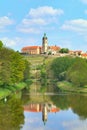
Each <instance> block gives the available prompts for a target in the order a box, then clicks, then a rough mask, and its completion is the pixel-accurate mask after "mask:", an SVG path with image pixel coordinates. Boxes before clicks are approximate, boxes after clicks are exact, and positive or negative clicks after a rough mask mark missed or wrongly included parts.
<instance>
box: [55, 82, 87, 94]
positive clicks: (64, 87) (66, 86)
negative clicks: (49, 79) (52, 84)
mask: <svg viewBox="0 0 87 130" xmlns="http://www.w3.org/2000/svg"><path fill="white" fill-rule="evenodd" d="M57 87H58V88H59V89H60V90H61V91H64V92H74V93H87V85H86V86H84V87H76V86H75V85H73V84H72V83H70V82H67V81H59V82H57Z"/></svg>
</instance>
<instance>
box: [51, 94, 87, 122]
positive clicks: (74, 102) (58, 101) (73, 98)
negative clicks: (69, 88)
mask: <svg viewBox="0 0 87 130" xmlns="http://www.w3.org/2000/svg"><path fill="white" fill-rule="evenodd" d="M51 100H52V101H53V103H54V104H55V105H56V106H57V107H59V108H60V109H62V110H64V109H68V108H69V107H71V109H72V110H73V112H74V113H76V114H77V115H78V116H79V117H80V119H81V120H83V119H86V118H87V96H82V95H57V96H52V98H51Z"/></svg>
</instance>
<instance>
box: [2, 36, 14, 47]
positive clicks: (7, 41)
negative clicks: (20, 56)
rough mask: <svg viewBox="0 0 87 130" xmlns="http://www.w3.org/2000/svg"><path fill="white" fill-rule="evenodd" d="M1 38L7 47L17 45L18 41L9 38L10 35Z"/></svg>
mask: <svg viewBox="0 0 87 130" xmlns="http://www.w3.org/2000/svg"><path fill="white" fill-rule="evenodd" d="M0 39H1V41H2V42H3V43H4V45H5V46H7V47H14V46H15V45H16V41H15V40H13V39H9V38H8V37H3V38H0Z"/></svg>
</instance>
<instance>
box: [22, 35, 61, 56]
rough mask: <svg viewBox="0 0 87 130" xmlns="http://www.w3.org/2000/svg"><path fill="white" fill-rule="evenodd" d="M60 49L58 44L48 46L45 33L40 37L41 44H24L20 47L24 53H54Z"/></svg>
mask: <svg viewBox="0 0 87 130" xmlns="http://www.w3.org/2000/svg"><path fill="white" fill-rule="evenodd" d="M59 50H60V47H58V46H56V45H55V46H48V38H47V36H46V33H44V36H43V38H42V46H26V47H23V48H22V49H21V52H22V53H24V54H49V53H50V54H56V53H57V52H58V51H59Z"/></svg>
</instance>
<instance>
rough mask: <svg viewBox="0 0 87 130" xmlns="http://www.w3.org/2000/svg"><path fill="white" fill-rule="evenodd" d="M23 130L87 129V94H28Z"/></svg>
mask: <svg viewBox="0 0 87 130" xmlns="http://www.w3.org/2000/svg"><path fill="white" fill-rule="evenodd" d="M28 96H29V100H28V101H27V102H26V103H25V105H24V115H25V124H24V126H23V128H22V129H21V130H28V129H30V130H31V129H32V130H38V129H40V130H53V129H54V130H83V129H84V130H86V129H87V95H79V94H77V95H76V94H63V93H61V94H58V95H52V96H49V95H28V94H27V97H28ZM55 113H56V114H55Z"/></svg>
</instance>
